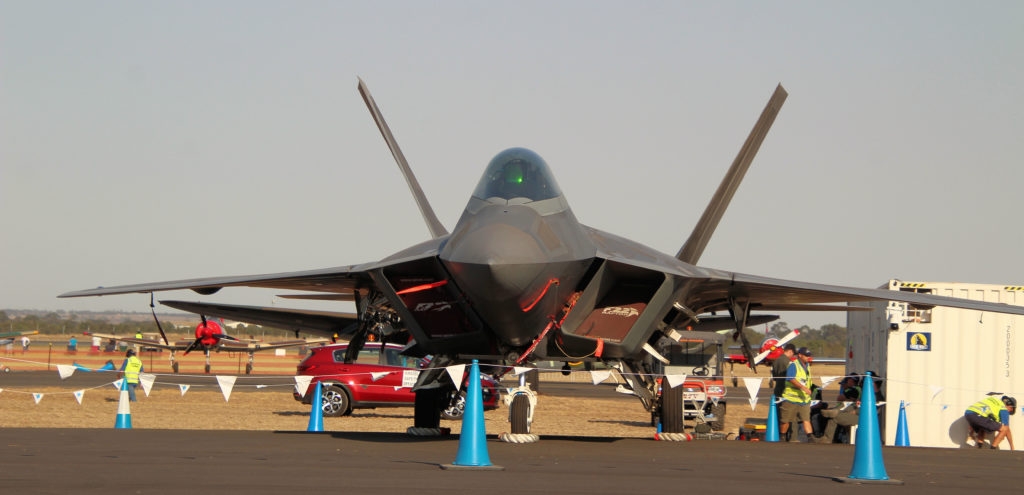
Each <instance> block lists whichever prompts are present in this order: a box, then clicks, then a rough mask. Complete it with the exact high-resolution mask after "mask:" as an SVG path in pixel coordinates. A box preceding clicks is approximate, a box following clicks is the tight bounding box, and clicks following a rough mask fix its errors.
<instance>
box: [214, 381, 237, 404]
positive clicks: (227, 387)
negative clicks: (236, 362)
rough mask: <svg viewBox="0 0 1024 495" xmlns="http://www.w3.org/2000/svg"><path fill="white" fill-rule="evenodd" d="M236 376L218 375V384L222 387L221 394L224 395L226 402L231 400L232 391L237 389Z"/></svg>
mask: <svg viewBox="0 0 1024 495" xmlns="http://www.w3.org/2000/svg"><path fill="white" fill-rule="evenodd" d="M236 378H238V377H236V376H226V375H217V384H219V385H220V392H221V393H222V394H224V402H227V401H228V399H230V398H231V389H232V388H234V387H235V379H236Z"/></svg>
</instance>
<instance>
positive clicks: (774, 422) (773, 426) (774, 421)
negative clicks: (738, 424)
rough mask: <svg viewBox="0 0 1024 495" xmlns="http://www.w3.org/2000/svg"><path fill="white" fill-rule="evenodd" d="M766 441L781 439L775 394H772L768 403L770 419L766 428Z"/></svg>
mask: <svg viewBox="0 0 1024 495" xmlns="http://www.w3.org/2000/svg"><path fill="white" fill-rule="evenodd" d="M764 441H766V442H778V441H779V413H778V412H777V411H776V408H775V394H772V398H771V401H770V402H769V404H768V421H767V423H766V424H765V428H764Z"/></svg>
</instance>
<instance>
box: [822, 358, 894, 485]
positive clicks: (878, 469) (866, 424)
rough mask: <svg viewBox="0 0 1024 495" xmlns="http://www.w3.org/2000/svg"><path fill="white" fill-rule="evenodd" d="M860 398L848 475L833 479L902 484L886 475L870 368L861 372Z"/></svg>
mask: <svg viewBox="0 0 1024 495" xmlns="http://www.w3.org/2000/svg"><path fill="white" fill-rule="evenodd" d="M860 400H861V403H860V404H861V406H860V416H859V417H858V420H857V446H856V450H855V451H854V453H853V468H852V469H851V470H850V475H849V476H848V477H846V478H835V480H836V481H843V482H852V483H886V484H896V485H902V484H903V482H902V481H899V480H892V479H889V475H888V474H886V472H885V463H884V462H883V461H882V439H881V437H880V436H879V429H878V406H877V405H876V404H875V387H874V383H873V382H872V378H871V372H870V371H869V372H868V373H867V374H865V375H864V387H863V392H861V398H860Z"/></svg>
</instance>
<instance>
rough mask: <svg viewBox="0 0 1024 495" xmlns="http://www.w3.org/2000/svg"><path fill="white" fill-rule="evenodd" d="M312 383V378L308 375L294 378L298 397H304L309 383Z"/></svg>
mask: <svg viewBox="0 0 1024 495" xmlns="http://www.w3.org/2000/svg"><path fill="white" fill-rule="evenodd" d="M311 381H313V377H311V376H309V375H298V376H296V377H295V391H296V392H298V393H299V395H301V396H303V397H305V396H306V392H307V391H308V390H309V382H311Z"/></svg>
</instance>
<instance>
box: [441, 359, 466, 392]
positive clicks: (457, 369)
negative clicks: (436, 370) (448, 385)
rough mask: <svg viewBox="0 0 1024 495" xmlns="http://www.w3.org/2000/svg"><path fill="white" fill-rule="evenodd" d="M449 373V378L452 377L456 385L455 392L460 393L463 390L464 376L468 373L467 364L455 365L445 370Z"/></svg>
mask: <svg viewBox="0 0 1024 495" xmlns="http://www.w3.org/2000/svg"><path fill="white" fill-rule="evenodd" d="M445 371H447V372H448V376H449V377H451V379H452V383H454V384H455V391H456V392H458V391H459V389H460V388H462V374H463V373H465V372H466V365H465V364H453V365H451V366H448V367H446V368H445Z"/></svg>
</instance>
